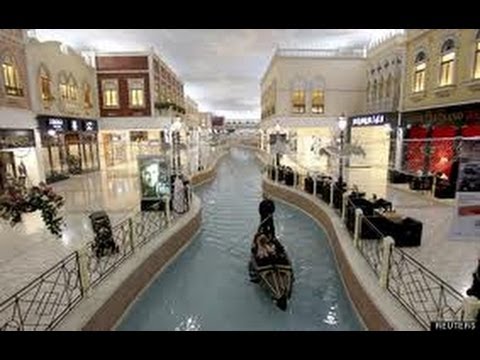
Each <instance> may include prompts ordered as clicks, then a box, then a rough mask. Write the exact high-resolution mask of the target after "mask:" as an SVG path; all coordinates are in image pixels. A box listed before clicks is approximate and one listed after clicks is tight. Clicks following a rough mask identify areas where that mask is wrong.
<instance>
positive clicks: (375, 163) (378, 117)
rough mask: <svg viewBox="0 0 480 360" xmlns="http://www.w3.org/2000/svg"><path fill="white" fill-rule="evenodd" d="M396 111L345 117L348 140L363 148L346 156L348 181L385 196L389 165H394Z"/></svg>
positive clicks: (349, 142) (364, 189) (369, 191)
mask: <svg viewBox="0 0 480 360" xmlns="http://www.w3.org/2000/svg"><path fill="white" fill-rule="evenodd" d="M397 123H398V113H396V112H394V113H380V114H369V115H359V116H354V117H351V118H349V119H348V128H347V134H346V138H347V143H348V144H350V145H352V146H358V147H360V148H361V149H362V150H363V153H364V156H362V155H355V154H354V155H350V156H349V157H348V159H347V168H348V171H347V172H346V176H347V182H348V183H349V184H351V185H357V186H358V187H359V188H361V189H362V191H365V192H367V193H375V194H377V195H379V196H384V191H385V188H386V184H387V176H388V169H389V168H391V167H393V166H394V162H395V147H396V144H395V143H396V134H397Z"/></svg>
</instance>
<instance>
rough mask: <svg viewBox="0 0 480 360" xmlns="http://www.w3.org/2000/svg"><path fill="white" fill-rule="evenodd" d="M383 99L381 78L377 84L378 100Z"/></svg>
mask: <svg viewBox="0 0 480 360" xmlns="http://www.w3.org/2000/svg"><path fill="white" fill-rule="evenodd" d="M382 98H383V78H381V79H380V82H379V84H378V100H382Z"/></svg>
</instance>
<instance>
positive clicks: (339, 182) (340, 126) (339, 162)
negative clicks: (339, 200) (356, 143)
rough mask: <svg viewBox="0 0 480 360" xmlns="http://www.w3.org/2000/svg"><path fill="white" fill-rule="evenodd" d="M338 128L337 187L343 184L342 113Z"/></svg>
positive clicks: (343, 123) (343, 120) (344, 121)
mask: <svg viewBox="0 0 480 360" xmlns="http://www.w3.org/2000/svg"><path fill="white" fill-rule="evenodd" d="M338 128H339V130H340V151H339V155H338V160H339V161H338V164H339V169H338V186H340V187H341V186H342V184H343V153H344V143H345V129H346V128H347V118H346V116H345V114H344V113H342V115H340V117H339V118H338Z"/></svg>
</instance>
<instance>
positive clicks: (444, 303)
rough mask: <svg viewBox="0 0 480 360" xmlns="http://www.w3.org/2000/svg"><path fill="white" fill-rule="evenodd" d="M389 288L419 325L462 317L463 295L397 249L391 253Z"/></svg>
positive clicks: (428, 326)
mask: <svg viewBox="0 0 480 360" xmlns="http://www.w3.org/2000/svg"><path fill="white" fill-rule="evenodd" d="M387 281H388V282H387V289H388V291H389V292H390V293H391V294H392V295H393V296H394V297H395V298H396V299H397V300H398V301H399V302H400V303H401V304H402V305H403V306H404V307H405V308H406V309H407V310H408V311H409V312H410V313H411V314H412V315H413V316H414V317H415V318H416V319H417V321H418V322H420V323H421V324H422V326H423V327H425V328H426V329H428V328H430V323H431V322H432V321H446V320H461V318H462V305H463V296H462V294H460V293H459V292H458V291H457V290H455V289H454V288H453V287H451V286H450V285H448V284H447V283H446V282H445V281H443V280H442V279H440V278H439V277H438V276H436V275H435V274H434V273H432V272H431V271H430V270H428V269H427V268H426V267H425V266H423V265H422V264H420V263H419V262H418V261H417V260H415V259H414V258H413V257H411V256H410V255H408V254H406V253H405V252H404V251H402V250H401V249H398V248H394V249H393V251H392V253H391V256H390V266H389V271H388V280H387Z"/></svg>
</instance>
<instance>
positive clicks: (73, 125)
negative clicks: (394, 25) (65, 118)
mask: <svg viewBox="0 0 480 360" xmlns="http://www.w3.org/2000/svg"><path fill="white" fill-rule="evenodd" d="M79 122H80V121H79V120H70V121H69V122H68V125H69V126H68V130H69V131H79V130H80V128H79V127H80V126H79Z"/></svg>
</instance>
